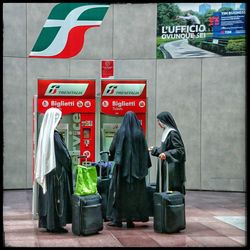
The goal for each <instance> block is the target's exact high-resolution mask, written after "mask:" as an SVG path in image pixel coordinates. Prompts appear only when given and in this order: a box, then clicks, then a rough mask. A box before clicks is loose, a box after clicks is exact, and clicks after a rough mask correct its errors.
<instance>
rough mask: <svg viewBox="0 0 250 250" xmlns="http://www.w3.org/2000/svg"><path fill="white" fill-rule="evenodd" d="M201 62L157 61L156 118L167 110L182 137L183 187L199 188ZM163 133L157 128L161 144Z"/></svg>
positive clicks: (181, 60)
mask: <svg viewBox="0 0 250 250" xmlns="http://www.w3.org/2000/svg"><path fill="white" fill-rule="evenodd" d="M200 92H201V60H200V59H188V60H187V59H178V60H173V59H172V60H158V61H157V85H156V115H157V114H158V113H159V112H162V111H169V112H170V113H171V114H172V115H173V117H174V119H175V121H176V123H177V126H178V128H179V130H180V132H181V134H182V139H183V141H184V145H185V149H186V179H187V182H186V187H187V188H193V189H199V188H200V112H201V110H200V105H201V99H200ZM161 134H162V130H161V129H160V128H159V126H158V125H157V134H156V140H157V144H158V145H160V139H161Z"/></svg>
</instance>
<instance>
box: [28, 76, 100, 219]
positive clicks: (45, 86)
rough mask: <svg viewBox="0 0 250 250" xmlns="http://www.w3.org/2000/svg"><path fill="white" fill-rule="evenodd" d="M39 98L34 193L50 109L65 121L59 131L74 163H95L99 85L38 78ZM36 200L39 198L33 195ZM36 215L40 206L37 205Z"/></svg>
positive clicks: (35, 108) (36, 104)
mask: <svg viewBox="0 0 250 250" xmlns="http://www.w3.org/2000/svg"><path fill="white" fill-rule="evenodd" d="M37 90H38V95H37V96H36V97H34V101H33V143H32V147H33V161H32V162H33V163H32V165H33V166H32V168H33V175H32V176H33V193H34V194H35V193H36V190H34V185H35V180H34V168H35V152H36V144H37V140H38V135H39V131H40V127H41V123H42V118H43V115H44V113H45V112H46V110H47V109H49V108H51V107H56V108H59V109H60V110H61V111H62V120H61V122H60V124H59V125H58V127H57V129H58V130H59V131H60V132H61V133H62V134H63V137H64V140H65V143H66V145H67V147H68V150H69V153H70V155H71V157H72V164H73V165H76V164H79V163H82V161H83V160H85V159H83V158H79V157H80V156H83V155H85V156H86V157H87V161H95V126H96V121H95V112H96V99H95V91H96V82H95V80H85V79H83V80H82V79H38V86H37ZM33 200H34V201H36V197H34V196H33ZM33 206H34V209H32V210H33V215H34V214H35V213H36V208H35V207H36V206H35V203H34V202H33Z"/></svg>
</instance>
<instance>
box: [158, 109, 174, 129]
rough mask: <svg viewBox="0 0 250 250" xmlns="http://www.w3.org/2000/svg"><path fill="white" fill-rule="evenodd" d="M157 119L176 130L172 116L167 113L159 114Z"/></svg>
mask: <svg viewBox="0 0 250 250" xmlns="http://www.w3.org/2000/svg"><path fill="white" fill-rule="evenodd" d="M157 119H158V120H160V121H161V122H162V123H163V124H165V125H168V126H170V127H173V128H174V129H176V130H178V128H177V125H176V123H175V120H174V118H173V116H172V115H171V114H170V113H169V112H168V111H165V112H161V113H160V114H158V115H157Z"/></svg>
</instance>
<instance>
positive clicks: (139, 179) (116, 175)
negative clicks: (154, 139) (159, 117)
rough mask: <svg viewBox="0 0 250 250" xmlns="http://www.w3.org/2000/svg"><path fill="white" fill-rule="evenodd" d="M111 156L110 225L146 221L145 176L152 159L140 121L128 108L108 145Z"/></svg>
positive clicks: (131, 224)
mask: <svg viewBox="0 0 250 250" xmlns="http://www.w3.org/2000/svg"><path fill="white" fill-rule="evenodd" d="M110 157H111V158H110V159H111V160H112V159H113V160H114V162H115V166H114V171H113V176H112V181H111V188H110V195H109V197H111V198H110V200H109V202H108V204H109V205H108V207H109V211H110V216H109V217H110V219H111V220H112V221H113V222H112V223H109V225H110V226H121V225H122V224H121V223H122V221H127V226H128V227H133V226H134V224H133V221H148V211H147V209H145V208H146V207H147V195H146V182H145V177H146V175H147V174H148V168H149V167H150V166H151V160H150V156H149V152H148V147H147V143H146V140H145V136H144V134H143V130H142V128H141V125H140V122H139V120H138V119H137V117H136V115H135V114H134V113H133V112H127V113H126V114H125V116H124V119H123V122H122V124H121V126H120V128H119V130H118V131H117V134H116V136H115V138H114V140H113V142H112V144H111V147H110Z"/></svg>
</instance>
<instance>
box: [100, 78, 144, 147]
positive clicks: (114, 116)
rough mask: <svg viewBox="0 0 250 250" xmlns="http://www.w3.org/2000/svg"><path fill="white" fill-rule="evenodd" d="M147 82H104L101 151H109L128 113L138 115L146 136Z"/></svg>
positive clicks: (102, 86)
mask: <svg viewBox="0 0 250 250" xmlns="http://www.w3.org/2000/svg"><path fill="white" fill-rule="evenodd" d="M146 91H147V82H146V80H136V79H135V80H132V79H129V80H125V79H122V80H117V79H111V80H102V81H101V100H100V103H101V110H100V112H101V115H100V130H101V140H100V148H101V150H105V151H106V150H108V149H109V146H110V144H111V142H112V139H113V136H114V134H115V132H116V131H117V129H118V128H119V126H120V124H121V122H122V119H123V116H124V114H125V113H126V112H127V111H133V112H135V113H136V115H137V117H138V119H139V120H140V122H141V124H142V128H143V131H144V134H145V136H146V113H147V97H146V93H147V92H146Z"/></svg>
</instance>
